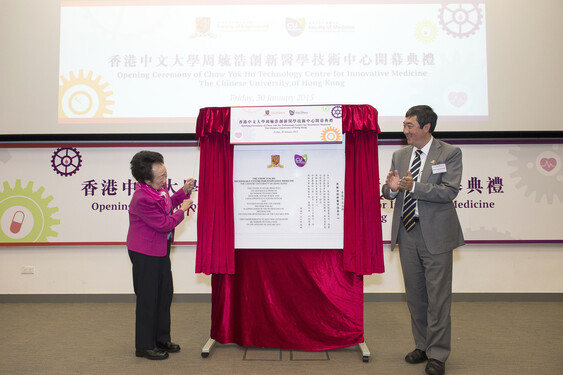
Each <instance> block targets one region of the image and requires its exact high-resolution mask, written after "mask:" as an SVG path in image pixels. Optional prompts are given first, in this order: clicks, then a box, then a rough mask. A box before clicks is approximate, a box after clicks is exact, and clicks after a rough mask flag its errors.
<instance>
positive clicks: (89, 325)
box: [0, 302, 563, 375]
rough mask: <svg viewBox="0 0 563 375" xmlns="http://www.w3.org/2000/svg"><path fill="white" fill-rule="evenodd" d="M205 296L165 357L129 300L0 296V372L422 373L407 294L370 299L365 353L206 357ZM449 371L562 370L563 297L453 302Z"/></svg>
mask: <svg viewBox="0 0 563 375" xmlns="http://www.w3.org/2000/svg"><path fill="white" fill-rule="evenodd" d="M210 308H211V305H210V303H204V302H175V303H174V304H173V305H172V325H173V326H172V333H173V341H175V342H177V343H179V344H180V345H181V346H182V351H181V352H180V353H177V354H171V355H170V358H169V359H167V360H165V361H149V360H147V359H143V358H137V357H135V355H134V348H133V347H134V345H133V337H134V333H133V327H134V309H135V306H134V304H133V303H1V304H0V320H1V321H0V337H2V338H3V345H2V354H1V356H0V374H5V375H16V374H61V375H63V374H136V375H142V374H170V375H174V374H225V375H226V374H274V375H276V374H279V375H288V374H307V375H316V374H393V375H395V374H400V375H402V374H405V375H410V374H413V375H414V374H418V375H423V374H424V365H423V364H420V365H410V364H407V363H406V362H405V361H404V359H403V358H404V355H405V354H406V353H407V352H408V351H410V350H412V349H413V343H412V338H411V335H410V322H409V315H408V311H407V307H406V304H405V303H403V302H366V303H365V338H366V343H367V345H368V346H369V349H370V351H371V358H370V361H369V362H368V363H364V362H363V361H362V355H361V352H360V351H359V349H358V348H357V347H352V348H346V349H340V350H332V351H328V352H296V351H293V352H292V351H289V350H281V351H280V350H276V349H262V348H241V347H239V346H237V345H233V344H229V345H221V344H218V345H216V346H215V347H214V348H213V349H212V351H211V354H210V356H209V357H208V358H205V359H204V358H202V357H201V348H202V347H203V345H204V344H205V342H206V341H207V339H208V336H209V325H210ZM452 322H453V326H452V332H453V335H452V341H453V343H452V344H453V345H452V349H453V350H452V355H451V357H450V359H449V360H448V362H447V364H446V373H447V374H450V375H455V374H464V375H465V374H467V375H479V374H494V375H502V374H507V375H517V374H542V375H547V374H559V375H561V374H563V302H454V304H453V308H452Z"/></svg>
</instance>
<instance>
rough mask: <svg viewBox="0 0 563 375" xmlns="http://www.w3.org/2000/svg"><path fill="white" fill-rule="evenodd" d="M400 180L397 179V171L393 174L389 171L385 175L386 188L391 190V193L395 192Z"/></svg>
mask: <svg viewBox="0 0 563 375" xmlns="http://www.w3.org/2000/svg"><path fill="white" fill-rule="evenodd" d="M400 180H401V179H400V178H399V171H398V170H395V172H394V173H393V172H392V171H389V173H387V181H386V183H387V186H389V189H391V191H392V192H396V191H398V190H399V182H400Z"/></svg>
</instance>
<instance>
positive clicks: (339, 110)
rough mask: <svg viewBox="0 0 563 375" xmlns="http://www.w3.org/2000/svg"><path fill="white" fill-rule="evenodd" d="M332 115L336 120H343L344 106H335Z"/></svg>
mask: <svg viewBox="0 0 563 375" xmlns="http://www.w3.org/2000/svg"><path fill="white" fill-rule="evenodd" d="M330 113H331V114H332V117H334V118H341V117H342V106H341V105H335V106H334V107H332V110H331V111H330Z"/></svg>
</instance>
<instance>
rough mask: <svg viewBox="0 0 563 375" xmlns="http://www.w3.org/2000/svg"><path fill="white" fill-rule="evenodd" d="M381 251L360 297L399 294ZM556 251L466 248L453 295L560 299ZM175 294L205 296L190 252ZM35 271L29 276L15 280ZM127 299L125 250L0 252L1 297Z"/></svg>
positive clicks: (391, 260)
mask: <svg viewBox="0 0 563 375" xmlns="http://www.w3.org/2000/svg"><path fill="white" fill-rule="evenodd" d="M384 250H385V254H384V257H385V267H386V272H385V273H384V274H381V275H371V276H367V277H366V278H365V279H364V289H365V292H366V293H402V292H404V287H403V281H402V274H401V266H400V262H399V253H398V252H397V251H393V252H391V251H390V250H389V246H388V245H386V246H385V247H384ZM562 250H563V246H561V245H518V246H506V245H498V246H496V245H495V246H491V245H466V246H464V247H462V248H460V249H458V250H456V251H455V252H454V280H453V289H454V292H457V293H512V292H515V293H536V292H537V293H563V272H561V270H563V251H562ZM172 263H173V274H174V289H175V292H176V293H190V294H202V293H211V277H210V276H206V275H203V274H195V272H194V270H195V246H177V247H175V248H174V250H173V253H172ZM23 266H35V274H21V269H22V267H23ZM124 293H133V287H132V281H131V264H130V261H129V258H128V256H127V251H126V249H125V247H121V246H119V247H118V246H107V247H60V248H59V247H14V248H0V295H1V294H124Z"/></svg>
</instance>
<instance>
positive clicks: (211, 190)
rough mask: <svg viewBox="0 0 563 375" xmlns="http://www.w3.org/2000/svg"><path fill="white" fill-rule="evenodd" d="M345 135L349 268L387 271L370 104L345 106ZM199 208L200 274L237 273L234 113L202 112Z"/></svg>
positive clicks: (374, 117) (225, 110)
mask: <svg viewBox="0 0 563 375" xmlns="http://www.w3.org/2000/svg"><path fill="white" fill-rule="evenodd" d="M342 109H343V118H342V127H343V129H342V130H343V132H345V133H346V151H345V152H346V175H345V187H344V196H345V198H344V250H343V254H344V257H343V264H344V269H345V270H347V271H350V272H353V273H355V274H358V275H369V274H372V273H381V272H384V265H383V241H382V235H381V230H382V229H381V219H380V218H381V209H380V204H379V168H378V149H377V134H378V133H379V132H380V129H379V125H378V122H377V110H376V109H375V108H373V107H372V106H369V105H344V106H342ZM196 135H197V137H198V138H199V140H200V169H199V170H200V176H199V180H200V181H199V186H200V188H199V204H198V223H197V234H198V241H197V254H196V272H198V273H200V272H203V273H205V274H234V272H235V256H234V216H233V212H234V206H233V178H232V177H233V146H232V145H231V144H230V142H229V137H230V108H229V107H215V108H203V109H201V110H200V113H199V116H198V119H197V130H196Z"/></svg>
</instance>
